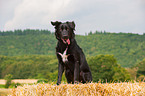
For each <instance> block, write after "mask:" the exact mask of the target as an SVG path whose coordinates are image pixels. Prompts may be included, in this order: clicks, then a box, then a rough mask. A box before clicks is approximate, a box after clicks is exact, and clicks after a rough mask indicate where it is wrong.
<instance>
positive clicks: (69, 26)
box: [51, 21, 75, 45]
mask: <svg viewBox="0 0 145 96" xmlns="http://www.w3.org/2000/svg"><path fill="white" fill-rule="evenodd" d="M51 24H52V25H53V26H55V35H56V38H57V39H58V40H61V41H62V42H63V43H65V44H68V45H69V44H70V43H71V42H72V40H73V39H74V36H75V34H74V30H75V23H74V22H65V23H62V22H58V21H56V22H51Z"/></svg>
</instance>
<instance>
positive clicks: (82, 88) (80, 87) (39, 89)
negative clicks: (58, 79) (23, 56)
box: [11, 82, 145, 96]
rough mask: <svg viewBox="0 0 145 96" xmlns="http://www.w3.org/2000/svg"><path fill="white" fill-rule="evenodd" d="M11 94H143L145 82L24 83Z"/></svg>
mask: <svg viewBox="0 0 145 96" xmlns="http://www.w3.org/2000/svg"><path fill="white" fill-rule="evenodd" d="M11 96H145V82H140V83H137V82H136V83H127V82H124V83H104V84H101V83H88V84H61V85H59V86H56V85H53V84H36V85H24V86H23V87H18V88H16V89H13V90H12V94H11Z"/></svg>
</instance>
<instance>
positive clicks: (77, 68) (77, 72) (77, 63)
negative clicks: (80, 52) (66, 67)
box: [74, 61, 80, 83]
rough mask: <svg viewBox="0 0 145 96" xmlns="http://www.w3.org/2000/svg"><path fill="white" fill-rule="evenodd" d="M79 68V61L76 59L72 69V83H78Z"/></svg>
mask: <svg viewBox="0 0 145 96" xmlns="http://www.w3.org/2000/svg"><path fill="white" fill-rule="evenodd" d="M79 69H80V68H79V61H76V62H75V69H74V83H78V81H79Z"/></svg>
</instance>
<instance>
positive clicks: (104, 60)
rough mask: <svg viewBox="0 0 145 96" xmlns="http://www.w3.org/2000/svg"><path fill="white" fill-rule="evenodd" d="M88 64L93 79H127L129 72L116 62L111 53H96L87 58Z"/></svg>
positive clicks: (95, 80)
mask: <svg viewBox="0 0 145 96" xmlns="http://www.w3.org/2000/svg"><path fill="white" fill-rule="evenodd" d="M88 63H89V66H90V68H91V71H92V75H93V81H94V82H97V81H99V80H101V81H102V82H106V81H108V82H110V81H118V80H120V81H124V80H129V79H130V75H129V73H128V72H127V71H126V70H125V69H124V68H122V67H121V66H119V65H118V64H117V61H116V59H115V58H114V56H113V55H98V56H94V57H91V58H89V60H88ZM125 74H127V75H125Z"/></svg>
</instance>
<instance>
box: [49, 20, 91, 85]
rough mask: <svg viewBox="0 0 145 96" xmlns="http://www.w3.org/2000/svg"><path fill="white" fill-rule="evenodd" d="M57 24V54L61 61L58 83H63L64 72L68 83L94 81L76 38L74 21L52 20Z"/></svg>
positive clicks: (54, 24)
mask: <svg viewBox="0 0 145 96" xmlns="http://www.w3.org/2000/svg"><path fill="white" fill-rule="evenodd" d="M51 24H52V25H53V26H55V35H56V38H57V40H58V43H57V47H56V55H57V58H58V62H59V67H58V80H57V84H58V85H59V84H60V83H61V78H62V74H63V72H64V70H65V77H66V78H67V82H68V83H78V82H82V83H86V82H91V81H92V74H91V71H90V68H89V66H88V64H87V61H86V58H85V55H84V53H83V51H82V49H81V48H80V47H79V46H78V45H77V42H76V40H75V34H74V30H75V23H74V22H65V23H62V22H58V21H56V22H51Z"/></svg>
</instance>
